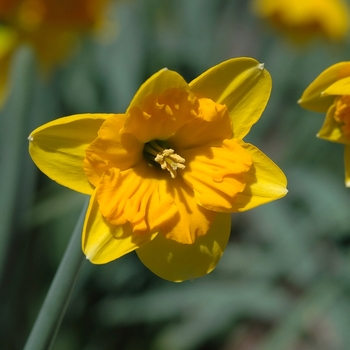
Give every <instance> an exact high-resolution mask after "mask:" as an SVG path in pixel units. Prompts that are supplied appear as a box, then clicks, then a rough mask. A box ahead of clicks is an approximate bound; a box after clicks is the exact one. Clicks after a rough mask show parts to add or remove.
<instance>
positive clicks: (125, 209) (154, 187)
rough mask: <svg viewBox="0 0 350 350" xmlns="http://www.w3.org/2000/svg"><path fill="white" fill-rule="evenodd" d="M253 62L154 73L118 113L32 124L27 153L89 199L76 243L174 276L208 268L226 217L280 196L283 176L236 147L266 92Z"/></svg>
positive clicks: (225, 232) (98, 257)
mask: <svg viewBox="0 0 350 350" xmlns="http://www.w3.org/2000/svg"><path fill="white" fill-rule="evenodd" d="M270 89H271V79H270V76H269V74H268V72H267V71H266V70H265V69H264V68H263V65H261V64H259V63H258V62H257V61H255V60H254V59H250V58H239V59H231V60H228V61H226V62H223V63H221V64H219V65H217V66H214V67H213V68H211V69H209V70H208V71H206V72H205V73H203V74H202V75H200V76H199V77H198V78H196V79H195V80H193V81H192V82H191V83H190V84H187V83H186V81H185V80H184V79H183V78H182V77H181V76H180V75H179V74H177V73H176V72H174V71H171V70H168V69H162V70H160V71H159V72H158V73H156V74H154V75H153V76H152V77H151V78H149V79H148V80H147V81H146V82H145V83H144V84H143V85H142V86H141V87H140V89H139V90H138V91H137V93H136V95H135V96H134V98H133V99H132V101H131V103H130V106H129V107H128V109H127V111H126V113H125V114H81V115H73V116H69V117H65V118H61V119H58V120H55V121H52V122H50V123H48V124H45V125H43V126H41V127H39V128H38V129H36V130H34V131H33V132H32V133H31V135H30V136H29V140H30V146H29V150H30V154H31V157H32V159H33V160H34V162H35V163H36V165H37V166H38V167H39V168H40V169H41V170H42V171H43V172H44V173H45V174H46V175H48V176H49V177H50V178H52V179H53V180H55V181H57V182H58V183H59V184H62V185H64V186H67V187H69V188H71V189H73V190H76V191H78V192H81V193H85V194H88V195H91V199H90V205H89V208H88V210H87V215H86V220H85V224H84V229H83V238H82V249H83V251H84V253H85V254H86V257H87V258H88V259H89V260H90V261H91V262H93V263H96V264H103V263H107V262H110V261H112V260H114V259H117V258H119V257H120V256H122V255H124V254H126V253H128V252H130V251H133V250H136V252H137V254H138V256H139V258H140V259H141V261H142V262H143V263H144V264H145V265H146V266H147V267H148V268H149V269H150V270H152V271H153V272H154V273H155V274H157V275H158V276H160V277H162V278H165V279H167V280H171V281H183V280H187V279H193V278H196V277H199V276H202V275H205V274H207V273H209V272H210V271H212V270H213V269H214V267H215V266H216V264H217V263H218V261H219V259H220V257H221V255H222V253H223V251H224V249H225V246H226V244H227V241H228V239H229V235H230V225H231V216H230V213H234V212H239V211H245V210H248V209H251V208H254V207H256V206H258V205H261V204H264V203H268V202H270V201H273V200H275V199H278V198H281V197H283V196H284V195H285V194H286V192H287V190H286V178H285V176H284V174H283V172H282V171H281V170H280V169H279V168H278V167H277V165H275V164H274V163H273V162H272V161H271V160H270V159H269V158H268V157H267V156H265V155H264V154H263V153H262V152H261V151H259V150H258V149H257V148H256V147H254V146H253V145H251V144H247V143H245V142H243V140H242V139H243V138H244V137H245V136H246V134H247V133H248V132H249V130H250V128H251V126H252V125H253V124H254V123H255V122H256V121H257V120H258V119H259V117H260V115H261V113H262V111H263V110H264V108H265V105H266V103H267V100H268V98H269V94H270Z"/></svg>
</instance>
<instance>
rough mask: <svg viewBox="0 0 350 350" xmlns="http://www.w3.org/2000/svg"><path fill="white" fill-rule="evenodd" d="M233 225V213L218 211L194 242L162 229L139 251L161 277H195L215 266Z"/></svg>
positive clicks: (177, 278)
mask: <svg viewBox="0 0 350 350" xmlns="http://www.w3.org/2000/svg"><path fill="white" fill-rule="evenodd" d="M230 227H231V216H230V215H229V214H223V213H217V214H216V218H215V220H214V222H213V223H212V225H211V227H210V230H209V231H208V233H207V234H206V235H204V236H202V237H199V238H197V239H196V241H195V242H194V243H193V244H181V243H178V242H175V241H173V240H170V239H166V238H165V236H164V235H162V233H159V234H158V235H157V237H156V238H155V239H154V240H152V241H151V242H149V243H148V244H147V245H144V246H142V247H140V248H139V249H137V250H136V253H137V255H138V257H139V258H140V260H141V261H142V262H143V263H144V265H145V266H146V267H148V268H149V269H150V270H151V271H152V272H153V273H155V274H156V275H158V276H159V277H161V278H164V279H166V280H169V281H174V282H181V281H185V280H193V279H195V278H198V277H201V276H203V275H206V274H208V273H209V272H211V271H212V270H213V269H214V268H215V266H216V265H217V263H218V262H219V260H220V258H221V256H222V254H223V252H224V250H225V248H226V245H227V242H228V239H229V236H230Z"/></svg>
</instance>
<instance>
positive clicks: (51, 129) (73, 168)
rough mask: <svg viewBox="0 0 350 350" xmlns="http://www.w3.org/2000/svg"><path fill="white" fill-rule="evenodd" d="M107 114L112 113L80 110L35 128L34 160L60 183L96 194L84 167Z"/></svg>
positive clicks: (32, 150) (73, 188) (31, 143)
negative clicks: (85, 112) (94, 112)
mask: <svg viewBox="0 0 350 350" xmlns="http://www.w3.org/2000/svg"><path fill="white" fill-rule="evenodd" d="M107 117H108V114H78V115H74V116H70V117H65V118H60V119H56V120H54V121H52V122H50V123H47V124H45V125H43V126H40V127H39V128H37V129H35V130H34V131H33V132H32V133H31V134H30V135H29V137H28V139H29V141H30V142H29V152H30V155H31V157H32V159H33V161H34V163H35V164H36V165H37V167H38V168H39V169H40V170H41V171H42V172H43V173H45V174H46V175H47V176H48V177H50V178H51V179H52V180H55V181H56V182H58V183H59V184H61V185H63V186H66V187H68V188H71V189H72V190H75V191H78V192H81V193H85V194H92V192H93V187H92V186H91V184H90V183H89V181H88V180H87V178H86V175H85V172H84V169H83V161H84V158H85V149H86V148H87V146H88V145H89V144H90V143H91V142H92V141H93V140H94V139H95V138H96V137H97V132H98V130H99V128H100V127H101V125H102V123H103V122H104V121H105V119H106V118H107Z"/></svg>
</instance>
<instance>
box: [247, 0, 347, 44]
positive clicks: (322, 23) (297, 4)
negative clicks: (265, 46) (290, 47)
mask: <svg viewBox="0 0 350 350" xmlns="http://www.w3.org/2000/svg"><path fill="white" fill-rule="evenodd" d="M253 11H254V12H255V13H256V14H257V15H258V16H259V17H261V18H263V19H265V20H268V21H269V22H270V24H271V25H272V26H273V27H275V28H276V29H277V30H280V31H281V32H282V33H284V34H285V35H286V36H288V37H289V38H290V39H291V40H292V41H294V42H297V43H304V42H306V41H308V40H310V39H312V38H314V37H317V36H320V37H324V38H326V39H329V40H331V41H338V40H341V39H343V38H344V37H345V36H346V35H347V34H348V30H349V18H350V16H349V13H350V11H349V6H348V5H347V3H346V2H344V1H343V0H253Z"/></svg>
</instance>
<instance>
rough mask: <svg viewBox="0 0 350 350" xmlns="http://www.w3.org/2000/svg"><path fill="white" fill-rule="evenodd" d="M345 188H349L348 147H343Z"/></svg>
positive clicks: (349, 148)
mask: <svg viewBox="0 0 350 350" xmlns="http://www.w3.org/2000/svg"><path fill="white" fill-rule="evenodd" d="M344 163H345V186H346V187H350V145H345V154H344Z"/></svg>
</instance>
